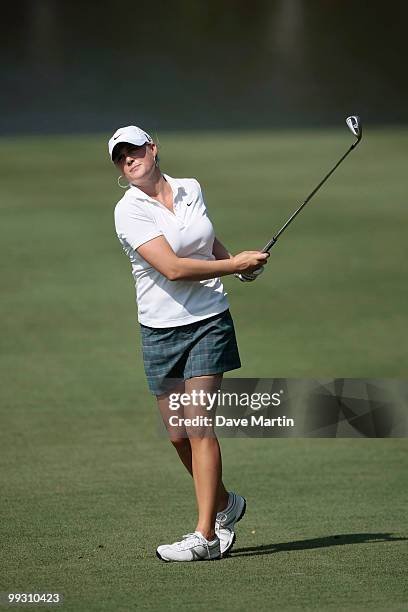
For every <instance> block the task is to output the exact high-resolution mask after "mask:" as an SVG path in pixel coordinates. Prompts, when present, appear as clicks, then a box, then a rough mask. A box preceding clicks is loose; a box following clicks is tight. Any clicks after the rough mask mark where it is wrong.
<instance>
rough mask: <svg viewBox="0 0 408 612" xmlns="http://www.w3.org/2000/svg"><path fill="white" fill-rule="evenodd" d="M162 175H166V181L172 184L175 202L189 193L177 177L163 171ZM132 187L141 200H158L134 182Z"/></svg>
mask: <svg viewBox="0 0 408 612" xmlns="http://www.w3.org/2000/svg"><path fill="white" fill-rule="evenodd" d="M162 176H164V178H165V179H166V181H167V182H168V184H169V185H170V187H171V189H172V191H173V197H174V203H175V204H176V202H178V201H179V200H181V199H182V198H183V196H184V195H187V194H186V190H185V189H184V187H183V185H182V184H181V183H180V182H179V181H178V180H177V179H175V178H173V177H171V176H169V175H168V174H165V173H164V172H162ZM130 188H131V190H132V192H133V194H134V195H136V197H137V198H138V199H139V200H148V201H149V202H156V200H155V199H154V198H151V197H150V196H148V195H147V193H145V192H144V191H142V190H141V189H139V187H137V186H136V185H133V184H132V185H131V186H130Z"/></svg>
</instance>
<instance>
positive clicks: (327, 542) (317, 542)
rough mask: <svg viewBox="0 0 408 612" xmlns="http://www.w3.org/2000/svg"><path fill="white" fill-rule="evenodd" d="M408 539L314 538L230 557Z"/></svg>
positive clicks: (369, 535) (368, 535)
mask: <svg viewBox="0 0 408 612" xmlns="http://www.w3.org/2000/svg"><path fill="white" fill-rule="evenodd" d="M404 540H408V538H398V537H393V535H392V533H343V534H339V535H332V536H326V537H324V538H313V539H310V540H295V541H294V542H281V543H279V544H263V545H262V546H248V547H247V548H234V550H233V551H232V553H231V555H230V557H231V558H232V557H245V556H255V555H269V554H272V553H279V552H284V551H291V550H310V549H312V548H326V547H328V546H341V545H344V544H367V543H369V542H371V543H375V542H401V541H404Z"/></svg>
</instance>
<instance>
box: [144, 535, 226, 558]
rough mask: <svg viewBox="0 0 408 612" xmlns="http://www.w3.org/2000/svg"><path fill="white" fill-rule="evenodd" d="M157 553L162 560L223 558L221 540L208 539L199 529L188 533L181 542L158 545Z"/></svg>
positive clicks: (216, 538)
mask: <svg viewBox="0 0 408 612" xmlns="http://www.w3.org/2000/svg"><path fill="white" fill-rule="evenodd" d="M156 555H157V556H158V558H159V559H161V560H162V561H212V560H214V559H220V558H221V550H220V540H219V538H218V536H216V537H215V539H214V540H206V539H205V537H204V536H203V535H202V533H200V532H199V531H195V532H194V533H187V534H186V535H184V536H183V539H182V540H181V541H180V542H174V544H162V545H161V546H158V548H157V550H156Z"/></svg>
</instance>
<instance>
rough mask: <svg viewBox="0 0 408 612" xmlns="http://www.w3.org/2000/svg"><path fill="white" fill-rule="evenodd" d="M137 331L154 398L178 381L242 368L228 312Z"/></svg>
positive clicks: (141, 326)
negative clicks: (175, 325)
mask: <svg viewBox="0 0 408 612" xmlns="http://www.w3.org/2000/svg"><path fill="white" fill-rule="evenodd" d="M140 328H141V335H142V350H143V361H144V368H145V372H146V376H147V382H148V385H149V389H150V390H151V392H152V393H154V394H155V395H161V394H163V393H166V392H168V391H171V389H172V388H174V386H175V384H176V382H177V381H180V380H186V379H188V378H192V377H193V376H203V375H205V374H220V373H222V372H228V371H229V370H235V369H236V368H240V367H241V360H240V358H239V352H238V346H237V341H236V338H235V330H234V323H233V321H232V317H231V314H230V311H229V310H225V311H224V312H222V313H221V314H218V315H215V316H213V317H209V318H208V319H203V320H201V321H196V322H194V323H189V324H188V325H180V326H179V327H164V328H158V327H147V326H146V325H141V324H140ZM175 379H177V380H175Z"/></svg>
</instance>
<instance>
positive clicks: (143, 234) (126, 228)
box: [115, 203, 163, 250]
mask: <svg viewBox="0 0 408 612" xmlns="http://www.w3.org/2000/svg"><path fill="white" fill-rule="evenodd" d="M115 228H116V233H117V235H118V237H119V239H120V240H121V241H123V240H125V241H126V242H127V244H129V245H130V246H131V247H132V249H134V250H136V249H137V248H138V247H140V246H141V245H142V244H144V243H145V242H148V241H149V240H152V239H153V238H157V237H158V236H162V235H163V232H162V231H161V230H160V229H159V228H158V227H157V225H156V222H155V220H154V219H153V218H152V217H151V216H150V215H149V212H148V211H147V210H142V209H141V208H140V207H139V206H137V205H136V206H134V205H132V204H125V205H124V204H123V203H119V204H117V206H116V208H115Z"/></svg>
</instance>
